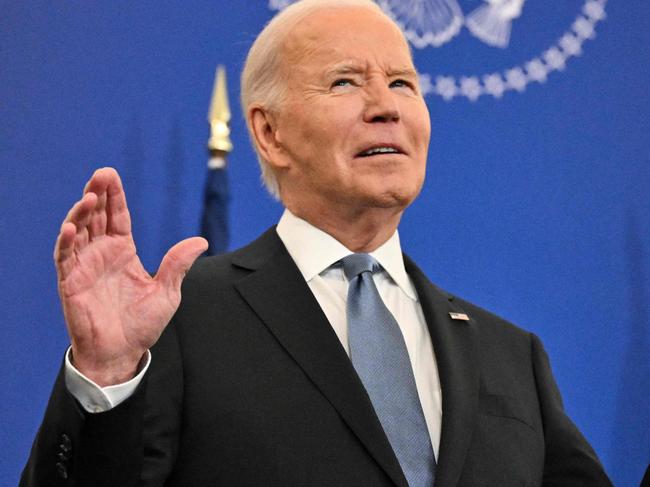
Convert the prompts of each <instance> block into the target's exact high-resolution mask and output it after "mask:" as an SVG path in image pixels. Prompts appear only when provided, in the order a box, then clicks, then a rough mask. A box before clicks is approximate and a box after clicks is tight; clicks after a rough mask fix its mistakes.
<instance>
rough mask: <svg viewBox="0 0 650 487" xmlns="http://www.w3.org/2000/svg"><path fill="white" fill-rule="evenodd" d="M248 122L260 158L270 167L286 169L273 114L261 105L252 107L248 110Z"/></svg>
mask: <svg viewBox="0 0 650 487" xmlns="http://www.w3.org/2000/svg"><path fill="white" fill-rule="evenodd" d="M248 120H249V123H250V126H251V132H252V134H253V139H254V142H255V145H256V146H257V149H258V150H259V152H260V154H261V155H262V157H263V158H264V159H265V160H266V161H267V162H268V163H269V164H270V165H271V167H274V168H285V167H287V166H288V161H287V158H286V153H285V151H284V149H283V147H282V140H281V138H280V134H279V132H278V123H277V117H276V116H275V114H273V113H271V112H270V111H269V110H267V109H266V108H264V107H262V106H261V105H252V106H251V107H250V108H249V109H248Z"/></svg>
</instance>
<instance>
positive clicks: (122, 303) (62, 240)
mask: <svg viewBox="0 0 650 487" xmlns="http://www.w3.org/2000/svg"><path fill="white" fill-rule="evenodd" d="M207 247H208V245H207V242H206V241H205V239H203V238H200V237H194V238H189V239H186V240H183V241H182V242H179V243H177V244H176V245H174V246H173V247H172V248H171V249H170V250H169V251H168V252H167V254H166V255H165V257H164V258H163V260H162V263H161V264H160V267H159V269H158V273H157V274H156V276H155V277H153V278H152V277H151V276H150V275H149V274H148V273H147V271H145V269H144V267H143V266H142V264H141V262H140V259H139V258H138V256H137V254H136V249H135V244H134V242H133V235H132V234H131V217H130V215H129V210H128V208H127V205H126V197H125V195H124V189H123V188H122V182H121V180H120V177H119V175H118V174H117V171H115V170H114V169H112V168H102V169H99V170H97V171H96V172H95V173H94V174H93V176H92V177H91V178H90V180H89V181H88V184H86V188H85V189H84V194H83V197H82V198H81V200H79V201H78V202H77V203H76V204H75V205H74V206H73V207H72V209H71V210H70V211H69V213H68V216H67V217H66V219H65V221H64V222H63V225H62V226H61V230H60V232H59V236H58V238H57V241H56V246H55V249H54V262H55V265H56V271H57V277H58V289H59V296H60V298H61V303H62V305H63V314H64V317H65V321H66V325H67V327H68V333H69V334H70V339H71V342H72V359H73V362H74V365H75V367H76V368H77V369H78V370H79V371H80V372H81V373H83V374H84V375H86V376H87V377H88V378H90V379H91V380H93V381H94V382H96V383H97V384H99V385H100V386H107V385H112V384H117V383H121V382H125V381H127V380H129V379H131V378H132V377H133V376H135V374H136V372H137V368H138V364H139V363H140V360H141V359H142V357H143V355H144V353H145V352H146V350H147V349H149V348H150V347H151V346H152V345H153V344H154V343H155V342H156V341H157V340H158V337H160V334H161V333H162V331H163V330H164V328H165V326H166V325H167V323H169V320H170V319H171V317H172V315H173V314H174V312H175V311H176V309H177V308H178V305H179V303H180V298H181V294H180V288H181V282H182V280H183V277H184V276H185V273H186V272H187V270H188V269H189V267H190V266H191V265H192V263H193V262H194V260H195V259H196V258H197V257H198V256H199V255H200V254H201V253H203V252H204V251H205V250H206V249H207Z"/></svg>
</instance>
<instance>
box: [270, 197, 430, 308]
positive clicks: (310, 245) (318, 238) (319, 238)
mask: <svg viewBox="0 0 650 487" xmlns="http://www.w3.org/2000/svg"><path fill="white" fill-rule="evenodd" d="M276 231H277V233H278V236H279V237H280V240H282V243H283V244H284V246H285V247H286V248H287V251H288V252H289V255H290V256H291V258H292V259H293V260H294V262H295V263H296V265H297V266H298V269H299V270H300V272H301V274H302V276H303V278H304V279H305V281H307V282H309V281H311V280H312V279H313V278H314V277H315V276H317V275H319V274H320V273H321V272H323V271H324V270H326V269H327V268H328V267H330V266H331V265H332V264H334V263H335V262H337V261H339V260H341V259H342V258H343V257H346V256H347V255H350V254H352V253H353V252H352V251H351V250H349V249H348V248H347V247H345V245H343V244H342V243H341V242H339V241H338V240H336V239H335V238H334V237H332V236H331V235H329V234H328V233H325V232H324V231H322V230H320V229H319V228H316V227H315V226H313V225H312V224H310V223H309V222H307V221H305V220H303V219H302V218H298V217H297V216H295V215H294V214H293V213H291V212H290V211H289V210H287V209H285V210H284V213H283V214H282V218H280V221H279V222H278V226H277V228H276ZM370 255H372V256H373V257H374V258H375V259H376V260H377V262H379V264H380V265H381V266H382V267H383V268H384V270H385V271H386V272H387V273H388V275H389V276H390V277H391V279H392V280H393V281H394V282H395V284H397V286H399V288H400V289H401V290H402V292H404V294H406V295H407V296H408V297H409V298H411V299H412V300H417V295H416V293H415V288H414V287H413V284H412V283H411V280H410V279H409V277H408V275H407V274H406V269H405V268H404V259H403V258H402V248H401V246H400V241H399V234H398V232H397V230H396V231H395V233H394V234H393V235H392V236H391V237H390V238H389V239H388V240H387V241H386V242H385V243H384V244H382V245H381V246H380V247H379V248H378V249H376V250H375V251H374V252H370Z"/></svg>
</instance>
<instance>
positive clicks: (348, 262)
mask: <svg viewBox="0 0 650 487" xmlns="http://www.w3.org/2000/svg"><path fill="white" fill-rule="evenodd" d="M341 262H342V263H343V272H344V273H345V277H347V278H348V281H351V280H352V279H354V278H355V277H357V276H358V275H359V274H361V273H363V272H372V271H373V270H376V269H377V268H378V267H379V264H378V263H377V261H376V260H375V258H374V257H372V256H371V255H369V254H350V255H348V256H347V257H344V258H343V259H341Z"/></svg>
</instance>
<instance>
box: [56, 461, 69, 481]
mask: <svg viewBox="0 0 650 487" xmlns="http://www.w3.org/2000/svg"><path fill="white" fill-rule="evenodd" d="M56 474H57V475H58V476H59V477H60V478H62V479H67V478H68V469H67V468H65V465H63V464H62V463H61V462H58V463H57V464H56Z"/></svg>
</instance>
